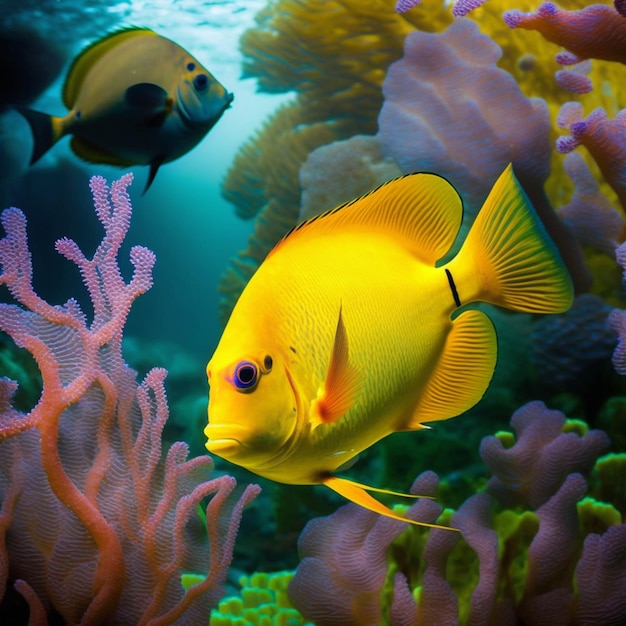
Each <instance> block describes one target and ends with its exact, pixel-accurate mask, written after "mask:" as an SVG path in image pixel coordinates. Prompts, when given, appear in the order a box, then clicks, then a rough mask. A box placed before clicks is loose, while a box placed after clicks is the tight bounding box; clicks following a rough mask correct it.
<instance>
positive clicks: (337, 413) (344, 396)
mask: <svg viewBox="0 0 626 626" xmlns="http://www.w3.org/2000/svg"><path fill="white" fill-rule="evenodd" d="M349 357H350V355H349V350H348V334H347V332H346V327H345V325H344V323H343V316H342V314H341V307H340V308H339V318H338V319H337V329H336V330H335V340H334V342H333V347H332V351H331V354H330V363H329V365H328V372H327V374H326V380H325V381H324V383H323V385H322V386H321V387H320V389H319V391H318V394H317V398H315V400H313V402H312V404H311V411H310V415H309V419H310V423H311V427H312V428H316V427H317V426H319V425H320V424H331V423H332V422H334V421H336V420H338V419H339V418H340V417H342V416H343V415H345V414H346V413H347V412H348V410H349V409H350V408H351V407H352V405H353V404H354V401H355V399H356V396H357V393H358V391H359V384H360V377H359V372H358V370H357V369H356V367H354V366H353V365H351V363H350V358H349Z"/></svg>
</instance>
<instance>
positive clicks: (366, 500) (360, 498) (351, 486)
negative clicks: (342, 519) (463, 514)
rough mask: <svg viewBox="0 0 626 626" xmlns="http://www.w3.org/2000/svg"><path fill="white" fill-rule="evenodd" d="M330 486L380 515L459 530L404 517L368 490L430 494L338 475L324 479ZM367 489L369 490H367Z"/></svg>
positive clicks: (421, 524) (404, 495)
mask: <svg viewBox="0 0 626 626" xmlns="http://www.w3.org/2000/svg"><path fill="white" fill-rule="evenodd" d="M322 482H323V483H324V484H325V485H326V486H327V487H328V488H330V489H332V490H333V491H336V492H337V493H338V494H339V495H340V496H343V497H344V498H346V499H347V500H350V502H354V503H355V504H358V505H359V506H362V507H363V508H365V509H367V510H369V511H372V512H374V513H378V514H379V515H384V516H385V517H389V518H391V519H395V520H397V521H399V522H408V523H409V524H415V525H417V526H428V527H429V528H443V529H444V530H458V529H457V528H452V527H450V526H441V525H439V524H429V523H428V522H418V521H416V520H412V519H408V518H406V517H402V515H398V514H397V513H394V512H393V511H392V510H391V509H389V508H388V507H386V506H385V505H384V504H382V502H379V501H378V500H376V499H375V498H373V497H372V496H370V494H369V493H367V491H375V492H377V493H388V494H392V495H398V496H403V497H407V496H408V497H410V498H423V497H429V498H430V496H416V495H412V494H399V493H396V492H394V491H388V490H386V489H376V488H374V487H368V486H366V485H362V484H361V483H355V482H352V481H351V480H348V479H346V478H338V477H337V476H328V477H326V478H325V479H324V480H323V481H322ZM366 489H367V491H366Z"/></svg>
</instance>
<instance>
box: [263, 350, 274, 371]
mask: <svg viewBox="0 0 626 626" xmlns="http://www.w3.org/2000/svg"><path fill="white" fill-rule="evenodd" d="M273 364H274V361H272V357H271V356H270V355H269V354H267V355H265V358H264V359H263V367H264V368H265V372H266V373H269V372H271V371H272V365H273Z"/></svg>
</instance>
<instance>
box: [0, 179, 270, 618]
mask: <svg viewBox="0 0 626 626" xmlns="http://www.w3.org/2000/svg"><path fill="white" fill-rule="evenodd" d="M131 180H132V177H131V176H130V175H126V176H124V177H123V178H121V179H120V180H119V181H117V182H115V183H113V185H112V187H111V189H110V191H109V189H108V188H107V186H106V183H105V181H104V179H102V178H100V177H94V178H93V179H92V182H91V188H92V193H93V197H94V204H95V208H96V213H97V216H98V219H99V220H100V222H101V223H102V225H103V227H104V230H105V234H104V237H103V239H102V241H101V243H100V245H99V246H98V247H97V249H96V251H95V253H94V256H93V258H91V259H88V258H87V257H85V256H84V254H83V253H82V252H81V250H80V249H79V247H78V245H77V244H76V243H75V242H74V241H72V240H69V239H62V240H59V241H58V242H57V250H58V251H59V252H60V253H61V254H63V255H64V256H65V257H66V258H67V259H69V260H70V261H72V262H74V263H75V264H76V265H77V267H78V269H79V271H80V273H81V275H82V278H83V281H84V284H85V286H86V288H87V291H88V293H89V298H90V303H91V306H92V308H93V320H92V322H91V323H88V320H87V315H86V313H85V312H84V311H83V309H82V308H81V306H80V305H79V303H78V302H77V301H76V300H73V299H72V300H69V301H68V302H67V303H65V304H64V305H62V306H53V305H50V304H48V303H47V302H46V301H44V300H43V299H41V298H40V297H39V296H38V295H37V293H36V292H35V290H34V288H33V284H32V278H33V277H32V267H31V260H30V253H29V250H28V244H27V238H26V220H25V217H24V215H23V213H22V212H21V211H19V210H18V209H7V210H6V211H4V212H3V214H2V224H3V226H4V229H5V231H6V236H5V237H4V238H3V239H2V240H0V266H1V268H2V271H1V273H0V284H4V285H6V287H8V289H9V291H10V293H11V295H12V296H13V298H14V299H15V300H16V301H17V303H18V304H1V305H0V329H1V330H3V331H4V332H6V333H7V334H8V335H9V336H10V337H11V338H12V339H13V340H14V341H15V343H16V344H17V345H18V346H20V347H22V348H25V349H26V350H28V351H29V352H30V353H31V354H32V355H33V357H34V359H35V361H36V362H37V365H38V367H39V369H40V371H41V375H42V379H43V391H42V393H41V397H40V398H39V401H38V402H37V404H36V406H35V407H34V408H33V409H32V410H30V411H29V412H27V413H21V412H18V411H17V410H15V409H14V408H13V406H12V395H13V393H14V391H15V389H16V386H17V385H16V383H14V382H13V381H10V380H8V379H0V501H1V508H0V594H1V595H4V596H5V603H4V605H3V608H2V609H0V611H4V610H10V609H9V607H10V606H11V604H12V603H14V602H15V600H16V598H15V592H17V593H19V594H21V596H22V597H23V598H24V599H25V600H26V602H27V604H28V607H29V610H30V615H31V621H32V623H40V624H42V623H46V615H47V616H48V618H49V619H51V620H58V619H62V620H63V622H64V623H66V624H78V623H81V624H102V623H107V624H147V623H150V624H170V623H173V622H176V623H178V624H197V623H201V622H202V621H203V620H204V619H206V616H207V614H208V611H209V609H210V607H212V606H215V605H216V604H217V601H218V600H219V597H220V595H221V593H222V589H221V583H223V582H224V580H225V578H226V573H227V569H228V566H229V563H230V560H231V558H232V549H233V543H234V541H235V536H236V533H237V529H238V527H239V521H240V518H241V514H242V510H243V507H244V506H245V504H246V503H248V502H249V501H250V500H251V499H252V498H253V497H254V496H255V495H256V493H257V492H258V487H256V486H249V487H247V488H246V489H245V491H244V492H243V494H241V495H240V497H239V498H238V499H234V498H231V499H229V497H228V496H229V494H231V492H232V491H233V489H234V488H235V480H234V479H233V478H231V477H229V476H222V477H219V478H215V479H213V480H207V478H208V471H209V470H210V469H211V467H212V463H211V460H210V458H209V457H206V456H205V457H197V458H194V459H191V460H186V457H187V454H188V448H187V445H186V444H184V443H181V442H178V443H175V444H174V445H172V447H171V448H170V449H169V451H168V452H167V455H166V457H165V459H163V458H162V449H161V434H162V430H163V426H164V424H165V421H166V420H167V417H168V407H167V401H166V396H165V390H164V379H165V375H166V372H165V370H163V369H153V370H151V371H150V372H149V373H148V374H147V375H146V377H145V378H144V380H143V381H142V382H141V383H140V384H139V385H138V384H137V382H136V373H135V372H134V371H133V370H131V369H130V368H129V367H128V366H127V365H126V364H125V363H124V360H123V358H122V352H121V342H122V334H123V328H124V324H125V321H126V317H127V315H128V312H129V310H130V307H131V305H132V303H133V302H134V300H135V299H136V298H137V297H138V296H139V295H140V294H142V293H144V292H145V291H146V290H147V289H149V288H150V286H151V284H152V267H153V264H154V255H153V254H152V253H151V252H150V251H149V250H147V249H146V248H143V247H140V246H135V247H133V248H132V249H131V251H130V261H131V264H132V266H133V268H134V270H133V275H132V278H131V280H130V281H129V282H128V283H126V282H125V280H124V278H123V276H122V274H121V272H120V269H119V266H118V262H117V255H118V252H119V249H120V246H121V245H122V242H123V240H124V237H125V235H126V233H127V231H128V228H129V223H130V216H131V205H130V200H129V197H128V194H127V193H126V187H127V186H128V185H129V184H130V181H131ZM209 496H212V497H211V499H210V501H209V503H208V506H207V508H206V530H205V529H203V526H204V524H203V523H202V520H201V518H200V517H199V516H198V514H197V507H198V506H199V505H200V504H201V502H203V501H204V500H205V499H206V498H207V497H209ZM207 534H208V542H207V540H206V535H207ZM207 568H208V572H207V574H206V577H205V578H204V579H203V580H202V581H201V582H199V583H198V584H196V585H194V586H192V587H191V588H190V589H188V590H187V591H185V590H184V589H183V587H182V585H181V579H180V577H181V573H182V572H183V571H184V570H191V571H205V572H206V571H207ZM0 614H3V615H5V617H6V614H4V613H0ZM36 616H37V617H36Z"/></svg>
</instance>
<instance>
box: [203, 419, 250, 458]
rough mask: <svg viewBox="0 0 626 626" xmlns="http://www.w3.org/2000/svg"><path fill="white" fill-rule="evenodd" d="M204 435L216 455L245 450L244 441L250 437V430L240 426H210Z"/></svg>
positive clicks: (208, 445)
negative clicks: (239, 449) (234, 450)
mask: <svg viewBox="0 0 626 626" xmlns="http://www.w3.org/2000/svg"><path fill="white" fill-rule="evenodd" d="M204 434H205V435H206V438H207V439H208V442H207V447H208V448H209V450H211V452H215V453H218V452H225V451H227V450H228V449H235V448H237V447H242V448H245V447H246V446H245V445H244V444H243V441H244V440H245V438H246V436H249V433H248V429H247V428H245V427H244V426H239V425H238V424H208V425H207V427H206V428H205V429H204Z"/></svg>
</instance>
